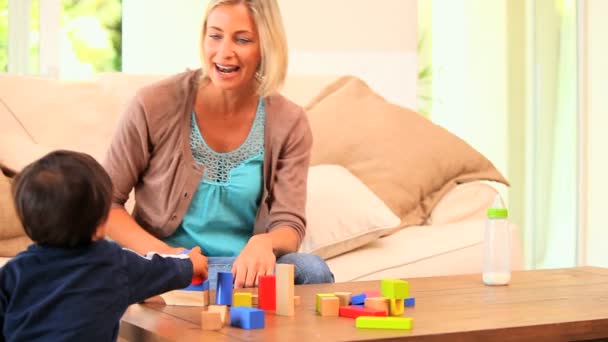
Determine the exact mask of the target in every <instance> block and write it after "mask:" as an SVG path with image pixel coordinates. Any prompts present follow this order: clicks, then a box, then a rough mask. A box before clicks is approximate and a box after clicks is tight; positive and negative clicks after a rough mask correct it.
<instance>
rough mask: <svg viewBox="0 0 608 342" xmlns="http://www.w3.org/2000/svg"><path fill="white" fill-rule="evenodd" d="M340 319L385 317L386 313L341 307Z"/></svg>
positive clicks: (355, 307)
mask: <svg viewBox="0 0 608 342" xmlns="http://www.w3.org/2000/svg"><path fill="white" fill-rule="evenodd" d="M339 315H340V316H342V317H350V318H357V317H360V316H386V315H387V312H386V311H381V310H374V309H368V308H362V307H359V306H342V307H340V310H339Z"/></svg>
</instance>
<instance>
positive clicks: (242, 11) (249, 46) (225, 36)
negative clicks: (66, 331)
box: [203, 4, 261, 90]
mask: <svg viewBox="0 0 608 342" xmlns="http://www.w3.org/2000/svg"><path fill="white" fill-rule="evenodd" d="M203 44H204V50H205V56H204V60H205V63H206V64H207V70H209V72H208V74H209V77H210V79H211V81H212V82H213V84H214V85H215V86H217V87H219V88H220V89H224V90H238V89H244V88H246V87H249V86H252V85H253V83H254V82H255V73H256V71H257V69H258V65H259V64H260V59H261V52H260V42H259V35H258V30H257V27H256V25H255V22H254V21H253V18H252V17H251V15H250V13H249V10H248V9H247V7H245V5H241V4H239V5H220V6H218V7H216V8H215V9H214V10H212V11H211V13H210V14H209V16H208V17H207V30H206V34H205V37H203Z"/></svg>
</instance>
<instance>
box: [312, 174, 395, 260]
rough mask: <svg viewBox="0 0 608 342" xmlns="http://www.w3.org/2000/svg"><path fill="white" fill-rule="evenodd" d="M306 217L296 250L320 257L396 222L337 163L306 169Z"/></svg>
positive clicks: (342, 250) (382, 232)
mask: <svg viewBox="0 0 608 342" xmlns="http://www.w3.org/2000/svg"><path fill="white" fill-rule="evenodd" d="M306 217H307V229H306V236H305V238H304V241H303V242H302V246H301V248H300V252H304V253H313V254H317V255H319V256H321V257H323V258H331V257H333V256H336V255H339V254H342V253H345V252H348V251H350V250H352V249H355V248H357V247H360V246H363V245H365V244H367V243H370V242H372V241H374V240H376V239H378V238H379V237H380V236H383V235H386V234H387V231H390V229H392V228H394V227H395V226H397V225H398V224H399V218H398V217H397V216H396V215H395V214H393V212H392V211H391V210H390V209H389V208H388V207H387V206H386V205H385V204H384V203H383V202H382V200H380V199H379V198H378V196H376V195H374V193H373V192H371V191H370V190H369V189H368V188H367V187H366V186H365V184H363V183H362V182H361V181H360V180H359V179H357V177H355V176H353V175H352V174H351V173H350V172H349V171H348V170H346V169H345V168H343V167H341V166H338V165H319V166H314V167H311V168H310V170H309V173H308V198H307V201H306Z"/></svg>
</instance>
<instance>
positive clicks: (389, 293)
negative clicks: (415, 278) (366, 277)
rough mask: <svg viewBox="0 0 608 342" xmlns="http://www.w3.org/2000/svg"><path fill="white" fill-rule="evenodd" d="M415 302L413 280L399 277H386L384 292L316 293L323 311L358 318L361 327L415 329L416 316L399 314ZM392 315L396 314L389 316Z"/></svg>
mask: <svg viewBox="0 0 608 342" xmlns="http://www.w3.org/2000/svg"><path fill="white" fill-rule="evenodd" d="M414 305H415V299H414V298H412V297H409V283H408V282H407V281H404V280H399V279H383V280H382V281H381V292H379V291H366V292H363V293H361V294H357V295H352V293H350V292H335V293H318V294H317V296H316V311H317V313H318V314H319V315H321V316H342V317H349V318H355V319H356V320H355V326H356V327H357V328H376V329H411V328H412V319H411V318H407V317H399V316H401V315H403V313H404V311H405V306H414ZM389 315H390V316H393V317H387V316H389Z"/></svg>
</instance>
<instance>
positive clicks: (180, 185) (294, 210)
mask: <svg viewBox="0 0 608 342" xmlns="http://www.w3.org/2000/svg"><path fill="white" fill-rule="evenodd" d="M199 75H200V70H192V71H187V72H184V73H181V74H177V75H175V76H172V77H170V78H167V79H165V80H162V81H159V82H156V83H154V84H152V85H149V86H146V87H143V88H141V89H140V90H138V92H137V93H136V95H135V96H134V98H133V99H132V101H131V102H130V104H129V105H128V106H127V108H126V111H125V112H124V113H123V115H122V118H121V120H120V122H119V124H118V127H117V129H116V132H115V135H114V138H113V140H112V143H111V145H110V148H109V150H108V152H107V154H106V158H105V160H104V162H103V165H104V167H105V169H106V170H107V171H108V173H109V174H110V177H111V178H112V181H113V183H114V193H113V196H112V202H113V206H114V207H121V206H122V207H124V204H125V202H126V201H127V199H128V197H129V193H130V192H131V190H132V189H133V188H135V201H136V204H135V209H134V211H133V216H134V218H135V220H136V221H137V223H138V224H139V225H141V226H142V227H143V228H144V229H146V230H147V231H149V232H150V233H152V234H153V235H154V236H156V237H158V238H162V237H167V236H169V235H171V234H173V232H174V231H175V229H176V228H177V227H178V225H179V224H180V223H181V221H182V218H183V217H184V215H185V213H186V211H187V209H188V207H189V205H190V201H191V199H192V195H193V193H194V192H195V190H196V188H197V185H198V184H199V182H200V180H201V177H202V174H203V169H202V167H200V166H199V165H198V164H197V163H196V162H195V161H194V159H193V157H192V153H191V150H190V140H189V139H190V115H191V113H192V111H193V107H194V102H195V101H194V100H195V97H196V93H197V89H198V80H199ZM264 104H265V106H266V127H265V142H264V149H265V151H264V190H263V194H262V199H261V202H260V206H259V209H258V213H257V217H256V222H255V227H254V234H259V233H264V232H267V231H270V230H272V229H273V228H276V227H279V226H289V227H292V228H293V229H295V230H296V232H297V233H298V236H299V238H300V240H299V242H300V243H301V242H302V239H303V238H304V234H305V230H306V219H305V217H306V216H305V204H306V180H307V176H308V164H309V159H310V151H311V148H312V133H311V130H310V126H309V124H308V120H307V118H306V114H305V113H304V111H303V109H302V108H301V107H299V106H298V105H296V104H294V103H292V102H291V101H289V100H287V99H286V98H284V97H282V96H281V95H279V94H274V95H270V96H268V97H266V98H264Z"/></svg>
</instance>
